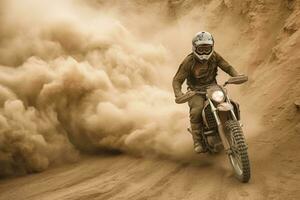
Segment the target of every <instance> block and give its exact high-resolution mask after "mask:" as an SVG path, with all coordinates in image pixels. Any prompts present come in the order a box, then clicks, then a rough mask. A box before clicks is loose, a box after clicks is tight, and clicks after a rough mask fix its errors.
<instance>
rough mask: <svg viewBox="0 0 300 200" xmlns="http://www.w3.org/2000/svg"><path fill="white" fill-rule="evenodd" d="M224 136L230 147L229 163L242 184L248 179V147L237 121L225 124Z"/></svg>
mask: <svg viewBox="0 0 300 200" xmlns="http://www.w3.org/2000/svg"><path fill="white" fill-rule="evenodd" d="M225 129H226V136H227V139H228V142H229V144H230V147H231V153H230V154H228V157H229V161H230V163H231V166H232V168H233V170H234V173H235V175H236V177H237V178H238V179H239V180H240V181H241V182H243V183H247V182H248V181H249V179H250V161H249V156H248V147H247V144H246V141H245V137H244V134H243V131H242V129H241V127H240V124H239V122H238V121H235V120H229V121H227V122H226V123H225Z"/></svg>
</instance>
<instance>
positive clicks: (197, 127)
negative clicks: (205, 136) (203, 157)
mask: <svg viewBox="0 0 300 200" xmlns="http://www.w3.org/2000/svg"><path fill="white" fill-rule="evenodd" d="M191 129H192V130H191V134H192V136H193V140H194V150H195V152H196V153H204V152H205V150H204V147H203V145H202V137H201V134H202V132H201V131H202V124H201V123H196V124H195V123H191Z"/></svg>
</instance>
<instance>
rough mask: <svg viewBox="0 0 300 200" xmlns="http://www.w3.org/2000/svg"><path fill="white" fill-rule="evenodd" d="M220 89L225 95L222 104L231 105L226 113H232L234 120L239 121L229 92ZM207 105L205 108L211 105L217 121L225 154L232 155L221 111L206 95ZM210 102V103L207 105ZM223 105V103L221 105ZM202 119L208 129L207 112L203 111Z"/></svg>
mask: <svg viewBox="0 0 300 200" xmlns="http://www.w3.org/2000/svg"><path fill="white" fill-rule="evenodd" d="M220 89H221V90H222V92H223V93H224V95H225V101H223V102H222V103H228V104H230V105H231V106H230V109H228V110H227V111H226V112H230V115H231V117H232V119H233V120H236V121H238V120H237V117H236V115H235V113H234V106H233V105H232V103H231V101H230V99H229V96H228V94H227V92H226V91H225V89H224V88H223V87H221V86H220ZM206 99H207V100H206V103H205V106H204V108H205V107H206V106H207V104H209V105H210V108H211V112H212V113H213V116H214V118H215V120H216V123H217V127H218V134H219V136H220V139H221V142H222V144H223V146H224V149H225V152H226V153H227V154H230V153H231V148H230V144H229V142H228V140H227V138H226V135H225V130H224V126H223V122H222V121H221V119H220V117H219V113H218V112H219V109H218V108H217V107H216V106H215V105H214V103H213V102H212V100H211V99H210V98H209V97H208V95H206ZM207 102H208V103H207ZM219 104H221V103H219ZM202 118H203V121H204V123H205V125H206V126H207V127H208V122H207V120H206V115H205V111H204V109H203V111H202Z"/></svg>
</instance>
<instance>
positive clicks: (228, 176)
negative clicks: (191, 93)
mask: <svg viewBox="0 0 300 200" xmlns="http://www.w3.org/2000/svg"><path fill="white" fill-rule="evenodd" d="M251 143H255V146H252V147H251V144H250V147H251V149H254V147H255V148H257V149H260V148H262V147H263V145H265V143H263V142H259V141H252V142H251ZM250 155H251V156H252V158H255V159H252V179H251V181H250V182H249V183H247V184H242V183H240V182H238V181H237V180H236V179H235V177H234V176H233V173H232V171H231V168H230V166H229V163H228V162H227V159H226V157H225V156H224V155H219V156H208V155H202V156H199V159H198V160H195V161H193V162H187V163H180V162H176V161H168V160H163V159H145V158H136V157H131V156H127V155H123V154H120V155H97V156H88V157H86V158H84V159H83V161H81V162H79V163H75V164H70V165H65V166H60V167H57V168H52V169H50V170H48V171H45V172H43V173H40V174H32V175H29V176H25V177H19V178H15V179H7V180H1V182H0V194H1V195H0V199H1V200H25V199H28V200H29V199H30V200H43V199H48V200H55V199H58V200H60V199H72V200H77V199H78V200H79V199H209V200H210V199H220V200H221V199H255V200H256V199H262V200H263V199H295V200H296V199H298V198H299V197H300V191H299V190H298V186H299V185H298V186H297V184H299V180H300V177H299V174H297V171H299V166H300V165H299V162H298V163H291V161H289V163H288V164H289V165H290V164H291V165H294V168H293V167H291V166H289V168H291V169H294V171H286V172H287V173H286V174H284V175H283V174H280V173H281V169H280V167H281V166H283V165H285V167H286V164H285V163H284V161H281V162H282V163H281V164H280V163H278V162H277V161H278V160H276V159H275V161H272V159H270V158H273V159H274V158H276V157H274V156H273V157H270V156H269V157H265V156H264V155H261V154H259V153H258V152H257V151H251V152H250ZM266 159H268V160H266ZM274 163H276V167H275V168H274V167H272V166H274V165H273V164H274ZM297 166H298V167H297ZM295 167H296V168H295ZM295 170H296V171H295ZM279 175H280V176H279Z"/></svg>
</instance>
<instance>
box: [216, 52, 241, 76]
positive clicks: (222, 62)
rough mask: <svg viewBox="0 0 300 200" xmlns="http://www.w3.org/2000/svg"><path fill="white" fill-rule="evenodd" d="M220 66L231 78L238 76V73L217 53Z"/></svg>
mask: <svg viewBox="0 0 300 200" xmlns="http://www.w3.org/2000/svg"><path fill="white" fill-rule="evenodd" d="M216 57H217V62H218V66H219V67H220V68H221V69H222V70H223V71H224V72H226V73H227V74H229V75H230V76H238V72H237V71H236V70H235V69H234V68H233V67H232V66H231V65H230V64H229V63H228V62H227V61H226V60H224V58H222V56H220V55H219V54H218V53H216Z"/></svg>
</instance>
